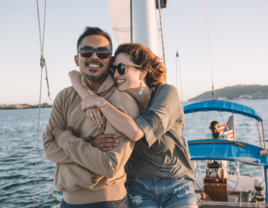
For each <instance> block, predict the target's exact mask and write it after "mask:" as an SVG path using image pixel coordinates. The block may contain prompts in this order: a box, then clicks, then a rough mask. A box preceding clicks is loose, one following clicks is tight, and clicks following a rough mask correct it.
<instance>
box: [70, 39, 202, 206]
mask: <svg viewBox="0 0 268 208" xmlns="http://www.w3.org/2000/svg"><path fill="white" fill-rule="evenodd" d="M113 69H114V79H115V81H116V82H117V84H118V90H119V91H125V92H127V93H129V94H130V95H131V96H132V97H133V98H134V99H135V100H136V102H137V104H138V106H139V110H140V117H139V118H137V119H136V120H135V121H134V120H133V119H132V118H130V117H129V116H127V115H125V114H124V113H122V112H121V111H119V110H117V109H116V108H115V107H113V106H112V105H111V104H110V103H108V102H107V101H106V100H104V99H103V98H100V97H98V96H97V95H96V94H94V93H93V92H92V91H89V92H87V91H86V90H85V88H84V87H83V86H82V84H81V81H80V80H81V74H78V73H77V72H72V73H70V77H71V81H72V83H73V86H74V88H75V89H76V91H77V92H78V93H79V95H80V96H81V97H82V98H83V97H85V95H87V96H86V97H85V98H84V99H83V102H82V109H83V110H86V109H91V110H89V112H88V115H89V117H90V118H91V119H92V120H94V121H95V122H96V119H98V118H99V117H98V116H97V114H98V113H97V112H94V110H92V108H93V107H95V106H98V103H99V101H100V100H102V102H103V105H102V107H101V108H99V110H100V111H101V113H102V114H103V115H104V116H105V117H106V118H107V119H108V120H109V122H110V123H111V124H112V125H113V126H114V127H115V128H116V129H118V130H119V131H120V132H122V133H123V134H125V135H126V136H128V137H129V138H130V139H131V140H133V141H135V142H136V145H135V148H134V150H133V153H132V155H131V157H130V159H129V161H128V163H127V165H126V167H125V168H126V172H127V175H128V180H127V183H126V188H127V191H128V194H127V204H128V207H160V206H161V207H165V208H174V207H180V208H196V207H197V205H196V195H195V193H194V188H193V181H194V175H193V170H192V168H191V165H190V159H189V157H188V153H187V149H186V148H185V146H184V144H183V141H182V136H181V133H182V128H183V124H184V114H183V110H182V107H181V104H180V100H179V96H178V92H177V90H176V88H175V87H173V86H172V85H167V84H164V82H165V80H166V69H165V68H164V66H163V64H162V62H161V61H160V58H159V57H157V56H155V55H154V54H153V53H152V52H151V50H150V49H149V48H147V47H146V46H144V45H142V44H139V43H137V44H131V43H128V44H122V45H120V46H119V47H118V49H117V50H116V52H115V62H114V65H113ZM94 115H96V117H95V116H94Z"/></svg>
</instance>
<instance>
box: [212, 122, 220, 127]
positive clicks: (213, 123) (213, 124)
mask: <svg viewBox="0 0 268 208" xmlns="http://www.w3.org/2000/svg"><path fill="white" fill-rule="evenodd" d="M218 123H219V122H218V121H212V122H211V123H210V127H214V126H215V124H218Z"/></svg>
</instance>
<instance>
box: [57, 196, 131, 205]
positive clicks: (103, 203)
mask: <svg viewBox="0 0 268 208" xmlns="http://www.w3.org/2000/svg"><path fill="white" fill-rule="evenodd" d="M60 207H61V208H127V205H126V197H124V198H123V199H121V200H117V201H105V202H97V203H91V204H78V205H72V204H68V203H66V202H65V201H64V200H63V199H62V202H61V206H60Z"/></svg>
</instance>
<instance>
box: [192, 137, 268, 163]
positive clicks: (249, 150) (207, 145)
mask: <svg viewBox="0 0 268 208" xmlns="http://www.w3.org/2000/svg"><path fill="white" fill-rule="evenodd" d="M188 145H189V150H190V154H191V159H192V160H229V161H234V162H243V163H248V164H252V165H265V166H268V155H265V156H263V157H262V156H261V155H260V151H261V150H264V149H263V148H261V147H257V146H254V145H251V144H247V143H244V142H239V141H231V140H222V139H206V140H190V141H188Z"/></svg>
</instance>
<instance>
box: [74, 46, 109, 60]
mask: <svg viewBox="0 0 268 208" xmlns="http://www.w3.org/2000/svg"><path fill="white" fill-rule="evenodd" d="M94 52H96V54H97V57H98V58H100V59H106V58H108V57H109V55H110V54H111V51H110V50H109V49H108V48H92V47H84V48H80V49H79V53H80V54H81V56H82V57H84V58H90V57H91V56H92V55H93V53H94Z"/></svg>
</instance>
